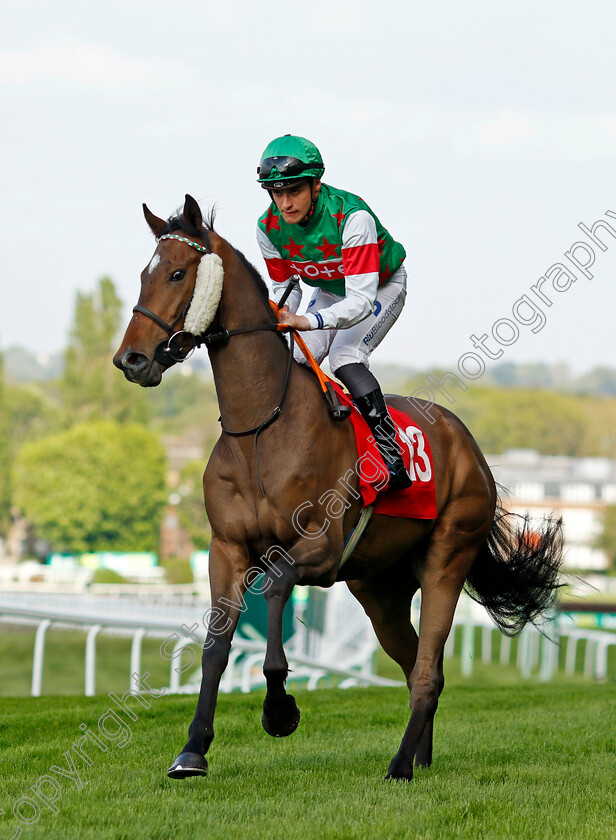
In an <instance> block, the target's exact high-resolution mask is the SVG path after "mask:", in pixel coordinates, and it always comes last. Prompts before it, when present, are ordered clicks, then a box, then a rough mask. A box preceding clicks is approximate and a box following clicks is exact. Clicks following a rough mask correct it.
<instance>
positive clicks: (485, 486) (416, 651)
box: [113, 195, 562, 780]
mask: <svg viewBox="0 0 616 840" xmlns="http://www.w3.org/2000/svg"><path fill="white" fill-rule="evenodd" d="M143 210H144V215H145V218H146V221H147V223H148V225H149V227H150V228H151V230H152V232H153V233H154V236H155V237H156V239H157V245H156V250H155V252H154V255H153V257H152V259H151V261H150V263H149V264H148V266H147V267H146V268H145V269H144V271H143V272H142V275H141V292H140V295H139V301H138V304H137V305H136V307H135V309H134V310H133V316H132V319H131V321H130V323H129V325H128V327H127V330H126V333H125V336H124V339H123V341H122V344H121V346H120V348H119V349H118V351H117V353H116V355H115V357H114V360H113V361H114V364H115V365H116V367H118V368H120V369H121V370H122V371H123V372H124V375H125V376H126V378H127V379H128V380H129V381H131V382H135V383H138V384H139V385H142V386H145V387H153V386H156V385H158V384H159V383H160V381H161V377H162V375H163V372H164V371H165V370H166V369H167V368H168V367H170V366H171V365H172V364H174V363H175V362H176V361H182V360H183V359H184V358H185V356H186V355H187V353H188V351H189V350H191V349H192V347H193V346H194V344H195V343H197V344H201V343H205V344H206V346H207V348H208V352H209V356H210V361H211V367H212V373H213V377H214V382H215V386H216V393H217V397H218V403H219V408H220V415H221V423H222V432H221V435H220V438H219V440H218V442H217V443H216V446H215V447H214V450H213V452H212V454H211V457H210V459H209V462H208V464H207V467H206V470H205V474H204V477H203V489H204V496H205V506H206V510H207V515H208V517H209V521H210V524H211V529H212V541H211V547H210V582H211V596H212V611H211V613H210V617H209V626H208V632H207V636H206V640H205V643H204V649H203V657H202V669H203V671H202V681H201V688H200V693H199V698H198V701H197V708H196V712H195V716H194V719H193V720H192V723H191V724H190V727H189V734H188V741H187V743H186V744H185V746H184V748H183V749H182V751H181V753H180V755H179V756H178V757H177V758H176V760H175V761H174V762H173V764H172V766H171V767H170V768H169V770H168V771H167V772H168V775H169V776H170V777H172V778H185V777H187V776H198V775H201V776H204V775H205V774H206V773H207V761H206V758H205V756H206V753H207V751H208V748H209V746H210V744H211V742H212V739H213V737H214V725H213V724H214V712H215V707H216V700H217V695H218V688H219V683H220V679H221V676H222V674H223V672H224V670H225V667H226V665H227V662H228V658H229V651H230V648H231V642H232V638H233V634H234V631H235V629H236V625H237V622H238V618H239V615H240V611H241V608H242V599H243V596H244V593H245V592H246V590H247V588H251V586H252V584H253V583H254V581H255V580H256V578H257V576H259V580H260V581H261V583H260V584H259V586H260V589H261V591H262V592H263V593H264V596H265V599H266V601H267V609H268V633H267V647H266V653H265V660H264V665H263V673H264V676H265V679H266V685H267V690H266V696H265V699H264V702H263V716H262V723H263V726H264V728H265V730H266V731H267V732H268V733H269V734H270V735H273V736H277V737H282V736H286V735H290V734H291V733H292V732H293V731H294V730H295V729H296V727H297V725H298V723H299V718H300V713H299V709H298V707H297V704H296V702H295V699H294V697H293V696H292V695H290V694H288V693H287V692H286V688H285V684H286V678H287V674H288V665H287V660H286V657H285V653H284V649H283V644H282V614H283V610H284V607H285V604H286V603H287V600H288V599H289V596H290V595H291V591H292V589H293V587H294V586H295V585H296V584H300V585H315V586H321V587H329V586H332V585H333V584H334V583H335V582H336V581H346V584H347V586H348V587H349V589H350V590H351V592H352V593H353V595H354V596H355V597H356V598H357V599H358V600H359V602H360V603H361V605H362V607H363V608H364V610H365V612H366V614H367V615H368V617H369V618H370V620H371V622H372V625H373V627H374V630H375V632H376V635H377V637H378V640H379V642H380V644H381V645H382V647H383V648H384V650H385V651H386V652H387V653H388V654H389V656H390V657H391V658H392V659H394V660H395V661H396V662H397V663H398V664H399V665H400V667H401V668H402V671H403V672H404V675H405V678H406V681H407V684H408V687H409V690H410V709H411V715H410V720H409V723H408V725H407V727H406V731H405V732H404V736H403V738H402V741H401V744H400V747H399V749H398V751H397V753H396V754H395V755H394V757H393V758H392V760H391V763H390V764H389V768H388V771H387V776H386V778H389V779H400V780H410V779H411V778H412V776H413V767H414V766H415V767H426V766H429V765H430V764H431V762H432V736H433V721H434V715H435V712H436V709H437V704H438V700H439V696H440V694H441V692H442V690H443V686H444V677H443V647H444V645H445V641H446V639H447V636H448V634H449V631H450V628H451V625H452V620H453V617H454V611H455V608H456V604H457V601H458V598H459V596H460V593H461V591H462V589H463V587H464V585H465V583H466V585H467V588H468V589H469V591H470V594H471V595H472V596H473V597H474V598H475V599H476V600H477V601H479V603H481V604H483V605H484V606H485V607H486V608H487V609H488V611H489V612H490V613H491V615H492V616H493V618H494V620H495V621H496V623H497V624H498V626H499V627H500V628H501V629H502V630H503V631H504V632H507V633H509V634H514V633H517V632H519V631H520V630H521V629H522V627H523V626H524V625H525V624H526V623H527V622H529V621H533V620H535V619H537V618H538V617H539V616H540V615H541V613H542V612H543V611H544V610H545V609H546V608H547V607H549V606H550V605H551V603H552V602H553V600H554V596H555V591H556V588H557V586H558V582H557V581H558V570H559V566H560V562H561V555H562V529H561V523H560V521H552V520H551V519H546V520H545V522H544V523H543V525H542V526H541V528H540V529H539V530H537V528H533V529H532V530H531V528H530V525H529V522H528V520H527V519H526V520H524V519H523V520H522V522H521V524H520V523H519V522H514V521H512V519H511V516H510V515H509V514H506V513H505V512H504V511H503V509H502V507H501V505H500V501H499V499H498V495H497V490H496V487H495V483H494V480H493V477H492V474H491V472H490V469H489V467H488V465H487V464H486V461H485V459H484V457H483V455H482V454H481V452H480V450H479V447H478V446H477V444H476V442H475V441H474V440H473V438H472V436H471V434H470V432H469V431H468V430H467V429H466V427H465V426H464V425H463V424H462V422H461V421H460V420H458V419H457V418H456V417H455V415H453V414H452V413H451V412H450V411H448V410H447V409H445V408H442V407H439V406H435V407H433V408H432V409H431V411H432V413H433V417H435V422H434V423H432V425H431V426H430V428H429V440H430V443H431V447H432V454H433V460H434V475H435V486H436V503H437V510H438V517H437V518H436V519H434V520H419V519H403V518H391V517H387V516H382V515H380V516H379V515H376V514H375V515H374V516H373V517H372V519H371V520H370V522H369V525H368V527H367V530H366V531H365V534H364V536H363V538H362V540H361V542H360V543H359V545H358V547H357V548H356V549H355V551H354V553H353V554H352V556H351V557H350V559H349V560H348V562H346V564H345V565H344V566H343V567H342V568H340V560H341V555H342V553H343V546H344V545H345V539H346V537H347V535H348V534H349V532H350V530H351V529H352V527H353V524H354V523H355V521H356V518H357V516H358V513H359V511H360V508H361V499H360V498H359V493H358V492H357V486H358V478H357V473H356V471H355V470H354V465H355V464H356V461H357V451H356V445H355V440H354V435H353V430H352V426H351V423H350V422H336V421H335V420H334V419H332V417H331V416H330V413H329V411H328V406H327V404H326V401H325V400H324V399H323V397H322V393H321V391H320V387H319V384H318V382H317V378H316V377H315V376H314V374H313V373H312V372H311V371H310V370H309V369H308V368H307V367H306V366H304V365H299V364H297V363H296V362H295V361H293V360H292V357H291V351H290V349H289V347H288V344H287V340H286V339H285V338H284V336H283V335H282V334H281V332H280V331H278V325H277V317H276V315H275V314H274V312H273V310H272V307H271V305H270V302H269V301H268V290H267V286H266V284H265V283H264V281H263V280H262V278H261V277H260V275H259V273H258V272H257V270H256V269H255V268H254V267H253V266H251V265H250V264H249V263H248V262H247V260H246V259H245V258H244V257H243V255H242V254H241V253H240V252H239V251H237V250H235V249H234V248H233V247H232V246H231V245H230V244H229V243H228V242H226V241H225V240H224V239H223V238H222V237H221V236H219V235H218V234H217V233H216V232H215V231H214V229H213V218H209V219H207V220H206V222H205V223H204V220H203V217H202V214H201V210H200V208H199V205H198V203H197V202H196V201H195V199H193V198H192V197H191V196H189V195H187V196H186V200H185V204H184V207H183V210H182V211H179V212H178V213H177V214H175V215H174V216H171V217H170V218H169V219H168V220H166V221H165V220H163V219H161V218H158V217H157V216H155V215H154V214H153V213H152V212H151V211H150V210H149V209H148V208H147V207H146V205H143ZM206 258H207V259H209V260H210V261H212V260H215V261H216V263H217V265H218V266H219V267H220V268H221V269H222V271H223V272H224V280H223V281H222V285H221V288H219V289H218V291H216V290H214V291H212V288H213V287H212V288H210V287H209V286H208V288H207V289H206V297H207V298H208V300H207V304H206V308H207V307H209V308H210V310H211V311H210V312H209V314H208V315H207V318H206V322H204V325H203V332H202V334H200V335H199V337H198V339H195V337H194V336H191V335H189V334H188V333H187V332H185V331H184V330H183V327H184V326H185V324H186V323H187V319H188V317H189V315H190V311H189V310H190V307H191V305H192V303H193V294H194V292H195V284H196V283H197V277H198V273H199V272H200V271H201V267H200V264H201V261H202V260H203V259H206ZM213 276H214V275H213V274H212V277H213ZM207 282H208V283H210V285H211V283H213V282H214V281H210V280H208V281H207ZM202 292H203V289H201V292H200V294H202ZM199 306H201V307H202V302H200V303H199ZM202 308H203V307H202ZM193 320H194V318H193ZM388 403H389V404H390V405H392V406H394V407H397V408H399V409H401V410H402V411H404V412H405V413H406V414H407V415H408V416H409V417H410V418H411V420H412V421H413V422H415V423H416V424H417V426H421V423H422V417H421V413H420V411H419V410H418V406H419V402H416V403H415V404H413V402H409V400H408V399H406V398H404V397H401V396H391V395H390V396H388ZM424 424H425V418H424ZM334 487H335V488H337V491H338V502H339V504H338V506H337V508H336V505H335V504H333V502H332V498H331V495H330V493H329V491H330V490H331V488H334ZM334 508H336V509H335V510H334ZM326 523H327V524H326ZM418 589H421V596H422V597H421V609H420V622H419V633H417V632H416V631H415V629H414V627H413V626H412V624H411V621H410V607H411V600H412V598H413V595H414V594H415V592H416V591H417V590H418Z"/></svg>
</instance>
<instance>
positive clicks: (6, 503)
mask: <svg viewBox="0 0 616 840" xmlns="http://www.w3.org/2000/svg"><path fill="white" fill-rule="evenodd" d="M7 409H8V406H7V400H6V390H5V387H4V365H3V361H2V354H0V534H6V532H7V529H8V526H9V523H10V513H11V443H10V433H9V422H8V411H7Z"/></svg>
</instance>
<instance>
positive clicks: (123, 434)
mask: <svg viewBox="0 0 616 840" xmlns="http://www.w3.org/2000/svg"><path fill="white" fill-rule="evenodd" d="M165 472H166V464H165V453H164V450H163V447H162V445H161V443H160V440H159V439H158V437H157V436H156V435H155V434H154V433H153V432H150V431H148V430H147V429H145V428H143V427H141V426H138V425H127V426H122V425H119V424H117V423H111V422H96V423H90V424H80V425H77V426H75V427H74V428H72V429H70V430H69V431H66V432H60V433H58V434H55V435H51V436H48V437H45V438H41V439H40V440H38V441H34V442H32V443H28V444H26V445H25V446H24V447H23V448H22V450H21V452H20V454H19V456H18V458H17V461H16V465H15V486H16V488H17V491H16V502H17V504H18V505H19V506H20V507H21V509H22V510H23V511H24V513H25V515H26V517H27V518H28V519H29V520H30V521H31V522H32V523H33V524H34V525H35V527H36V529H37V532H38V534H39V536H41V537H43V538H44V539H46V540H47V541H48V542H50V543H51V544H52V546H53V547H54V548H55V549H56V550H58V551H67V552H69V553H78V552H88V551H157V549H158V542H159V528H160V521H161V517H162V512H163V507H164V505H165V503H166V493H165Z"/></svg>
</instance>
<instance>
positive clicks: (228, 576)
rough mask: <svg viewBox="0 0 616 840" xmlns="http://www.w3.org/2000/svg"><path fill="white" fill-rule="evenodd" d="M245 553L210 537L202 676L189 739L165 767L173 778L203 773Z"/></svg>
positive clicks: (239, 601) (240, 603)
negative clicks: (209, 605) (208, 602)
mask: <svg viewBox="0 0 616 840" xmlns="http://www.w3.org/2000/svg"><path fill="white" fill-rule="evenodd" d="M247 567H248V555H247V552H246V550H245V548H244V547H243V546H238V545H229V544H228V543H223V542H222V541H219V540H216V539H213V540H212V545H211V547H210V586H211V592H212V609H211V611H210V614H209V620H208V632H207V636H206V639H205V642H204V645H203V655H202V660H201V664H202V677H201V689H200V691H199V699H198V701H197V709H196V711H195V716H194V718H193V721H192V723H191V724H190V727H189V729H188V741H187V742H186V744H185V746H184V748H183V750H182V752H181V753H180V755H179V756H178V757H177V758H176V760H175V761H174V762H173V764H172V765H171V767H170V768H169V769H168V770H167V775H168V776H170V778H172V779H184V778H186V777H187V776H205V775H206V773H207V760H206V758H205V755H206V753H207V751H208V749H209V747H210V744H211V743H212V740H213V738H214V712H215V711H216V700H217V698H218V688H219V685H220V678H221V677H222V675H223V672H224V670H225V668H226V667H227V662H228V661H229V651H230V649H231V641H232V639H233V634H234V633H235V628H236V627H237V622H238V620H239V617H240V614H241V612H242V609H243V608H244V595H245V592H246V584H245V580H244V576H245V573H246V569H247Z"/></svg>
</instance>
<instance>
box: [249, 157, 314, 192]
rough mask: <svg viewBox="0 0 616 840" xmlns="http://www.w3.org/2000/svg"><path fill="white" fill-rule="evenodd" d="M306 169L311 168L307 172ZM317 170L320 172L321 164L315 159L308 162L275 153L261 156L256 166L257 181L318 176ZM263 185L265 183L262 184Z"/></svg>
mask: <svg viewBox="0 0 616 840" xmlns="http://www.w3.org/2000/svg"><path fill="white" fill-rule="evenodd" d="M307 170H311V171H310V172H308V171H307ZM317 172H318V173H319V174H322V165H321V166H319V164H318V163H317V162H315V161H310V162H308V163H306V162H304V161H303V160H300V159H299V158H296V157H291V156H290V155H276V156H275V157H268V158H263V160H262V161H261V163H260V164H259V166H258V167H257V175H258V176H259V181H260V182H261V183H264V182H265V181H270V182H271V181H278V180H279V179H291V178H302V177H305V178H308V177H310V176H314V177H318V176H317ZM264 186H265V184H264Z"/></svg>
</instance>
